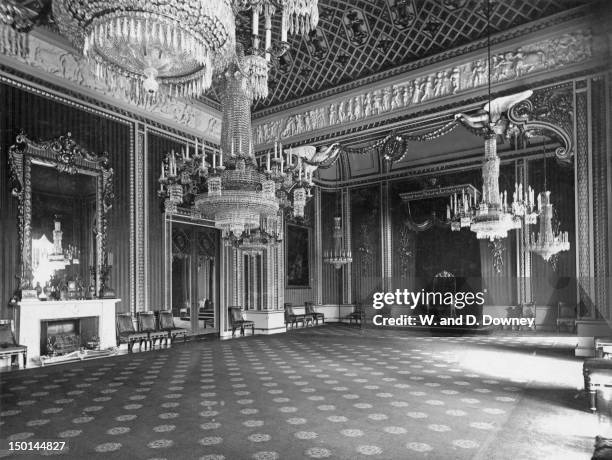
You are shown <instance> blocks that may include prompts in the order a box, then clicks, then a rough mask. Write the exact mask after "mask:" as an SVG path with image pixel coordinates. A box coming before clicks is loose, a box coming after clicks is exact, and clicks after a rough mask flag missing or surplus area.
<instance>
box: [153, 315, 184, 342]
mask: <svg viewBox="0 0 612 460" xmlns="http://www.w3.org/2000/svg"><path fill="white" fill-rule="evenodd" d="M159 330H160V331H164V332H166V333H167V334H168V337H169V338H170V342H174V339H175V338H176V337H180V336H182V337H183V342H186V341H187V329H185V328H184V327H176V326H175V325H174V317H173V316H172V311H170V310H160V312H159Z"/></svg>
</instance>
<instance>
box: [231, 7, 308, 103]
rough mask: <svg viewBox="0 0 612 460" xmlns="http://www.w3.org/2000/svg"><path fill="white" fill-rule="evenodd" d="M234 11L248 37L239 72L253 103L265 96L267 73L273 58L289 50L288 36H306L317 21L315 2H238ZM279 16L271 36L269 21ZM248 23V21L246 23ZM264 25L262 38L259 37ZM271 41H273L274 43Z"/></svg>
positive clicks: (266, 94)
mask: <svg viewBox="0 0 612 460" xmlns="http://www.w3.org/2000/svg"><path fill="white" fill-rule="evenodd" d="M235 7H236V10H237V11H238V12H239V13H247V14H248V13H250V16H247V15H243V17H244V18H245V22H247V23H248V30H249V32H250V37H249V39H250V40H249V39H247V41H248V42H249V43H248V44H247V45H246V46H245V48H246V49H247V53H246V56H245V57H244V60H243V63H242V66H241V71H242V72H243V73H244V75H245V77H246V84H247V85H248V88H250V89H249V97H250V98H251V99H252V100H257V99H265V98H266V97H268V71H269V68H270V66H271V65H272V64H273V62H272V60H273V59H278V58H279V57H280V56H282V55H283V54H284V53H285V52H287V50H288V49H289V43H288V42H287V35H288V34H302V35H306V34H307V33H308V32H310V31H311V30H313V29H314V28H315V27H316V26H317V23H318V22H319V9H318V1H317V0H237V1H236V2H235ZM276 16H278V22H280V31H279V33H278V32H277V33H275V34H274V35H275V36H274V37H273V33H272V25H273V21H272V19H273V18H274V17H276ZM249 21H250V22H249ZM261 22H263V28H264V38H263V46H262V43H261V41H262V37H261V35H260V23H261ZM273 38H274V40H273Z"/></svg>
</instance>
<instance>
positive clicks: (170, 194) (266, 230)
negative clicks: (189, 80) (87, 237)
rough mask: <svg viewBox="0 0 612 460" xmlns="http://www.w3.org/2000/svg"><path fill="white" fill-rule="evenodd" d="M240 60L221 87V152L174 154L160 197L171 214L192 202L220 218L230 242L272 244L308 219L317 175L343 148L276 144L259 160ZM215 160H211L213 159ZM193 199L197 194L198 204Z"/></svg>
mask: <svg viewBox="0 0 612 460" xmlns="http://www.w3.org/2000/svg"><path fill="white" fill-rule="evenodd" d="M245 78H246V77H245V75H244V74H243V73H242V72H241V71H240V70H239V69H238V63H236V62H233V63H232V64H230V66H229V67H228V69H227V70H226V72H225V73H224V75H223V77H222V79H221V81H220V83H219V85H220V88H221V91H222V95H221V104H222V107H223V121H222V127H221V148H220V150H219V152H218V153H217V152H210V153H211V156H210V157H209V158H207V156H206V152H205V151H202V153H200V152H199V151H198V148H197V146H196V153H195V154H193V155H192V154H190V152H189V150H187V151H183V152H181V153H180V154H177V153H176V152H170V153H169V154H168V155H167V157H166V159H165V160H164V161H163V163H162V175H161V177H160V195H161V196H162V197H164V198H165V206H166V210H167V211H170V212H172V211H176V210H177V209H178V208H179V207H185V206H191V205H193V206H194V207H195V208H196V209H197V210H198V211H199V214H200V215H201V216H203V217H205V218H208V219H211V220H213V221H214V223H215V226H216V227H217V228H219V229H221V231H222V237H223V239H224V240H225V241H226V243H227V244H231V245H234V246H241V245H256V244H269V243H274V242H278V241H280V240H281V239H282V235H283V232H282V217H283V214H287V212H288V211H292V213H293V216H295V217H298V218H299V217H304V208H305V206H306V202H307V199H308V198H309V197H310V196H312V195H311V193H310V189H311V187H312V186H313V185H314V184H313V180H312V174H313V172H314V171H315V170H316V169H317V168H318V167H319V166H321V167H330V166H331V165H332V164H333V163H334V162H335V160H336V158H337V157H338V154H339V150H338V148H337V147H336V146H331V147H330V148H328V149H323V150H322V151H320V152H317V149H316V148H315V147H312V146H301V147H296V148H289V149H283V147H282V145H280V144H278V143H277V144H275V147H274V149H273V151H268V152H266V154H265V155H263V156H261V157H260V159H259V161H258V160H257V159H256V158H255V154H254V152H253V143H252V139H251V113H250V105H251V99H250V97H249V94H248V91H247V87H248V86H247V85H245V83H244V79H245ZM208 159H210V161H207V160H208ZM188 197H193V200H192V202H191V201H190V199H188Z"/></svg>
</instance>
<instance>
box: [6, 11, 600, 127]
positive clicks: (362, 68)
mask: <svg viewBox="0 0 612 460" xmlns="http://www.w3.org/2000/svg"><path fill="white" fill-rule="evenodd" d="M8 1H9V4H10V3H12V2H18V3H19V1H20V0H8ZM22 3H23V2H22ZM25 3H27V4H28V6H29V7H31V9H33V10H37V11H38V12H39V13H40V15H39V17H38V18H37V20H36V21H34V22H36V23H39V24H40V23H43V24H45V23H46V25H47V26H50V27H51V28H53V29H55V27H54V25H53V18H51V17H50V16H49V14H50V3H51V0H26V2H25ZM589 3H592V0H490V8H491V11H490V15H491V26H490V30H491V33H492V34H495V33H499V32H504V31H508V30H510V29H512V28H513V27H516V26H519V25H524V24H527V23H530V22H533V21H535V20H539V19H542V18H546V17H550V16H553V15H555V14H557V13H560V12H563V11H567V10H570V9H572V8H575V7H578V6H581V5H586V4H589ZM486 5H487V2H486V1H485V0H370V1H366V0H319V16H320V20H319V25H318V27H317V29H316V30H315V31H313V32H311V33H310V34H309V35H308V36H306V37H302V36H290V37H289V41H290V45H291V46H290V49H289V51H288V52H287V53H286V54H285V55H284V56H283V57H281V59H280V60H279V62H278V65H276V66H275V67H274V68H273V69H272V71H271V74H270V81H269V96H268V97H267V98H266V99H265V100H262V101H259V102H257V103H256V104H255V106H254V108H253V109H254V111H255V112H257V111H261V110H263V109H271V110H276V107H275V106H278V105H280V104H285V103H290V105H294V104H298V103H300V102H302V101H300V98H303V97H305V96H313V95H316V94H317V93H319V94H320V93H322V92H325V95H329V94H331V93H333V91H334V88H338V87H340V86H343V85H345V84H349V83H351V82H354V81H355V80H359V79H365V80H367V81H372V80H375V79H377V78H379V77H383V76H384V77H388V76H391V75H394V74H398V73H402V72H404V71H406V70H408V69H409V68H411V67H412V66H415V67H417V66H420V65H425V64H427V63H428V62H429V60H427V59H426V58H428V57H432V59H435V58H433V57H434V56H435V55H438V54H439V53H441V52H443V51H448V50H451V49H458V53H460V52H461V51H465V50H461V48H462V47H465V46H466V45H468V44H470V43H473V42H475V41H477V40H479V39H483V38H484V37H486V36H487V20H486V17H487V14H486V10H485V9H486ZM0 12H1V10H0ZM245 27H246V24H242V20H241V18H240V17H239V18H237V24H236V29H237V33H238V34H239V37H238V38H239V39H240V35H241V34H248V31H246V30H245ZM273 29H276V30H279V29H280V25H279V24H276V25H275V26H274V27H273ZM447 57H448V56H447ZM314 97H316V96H314ZM202 101H203V102H204V103H208V104H209V105H211V106H213V107H214V108H219V107H218V97H217V95H216V94H215V90H214V87H213V88H212V89H211V90H210V91H209V92H208V93H207V94H206V95H205V96H203V97H202ZM292 101H294V102H293V104H291V102H292ZM266 112H267V111H266ZM260 113H262V112H260ZM255 116H257V113H256V114H255Z"/></svg>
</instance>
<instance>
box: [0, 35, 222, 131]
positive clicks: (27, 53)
mask: <svg viewBox="0 0 612 460" xmlns="http://www.w3.org/2000/svg"><path fill="white" fill-rule="evenodd" d="M7 30H11V29H10V27H8V26H5V25H2V24H0V34H2V33H7V32H6V31H7ZM20 35H22V34H20ZM15 40H16V39H15ZM20 40H21V39H20ZM20 43H21V42H20ZM20 43H17V44H16V45H15V46H8V47H6V49H5V50H3V51H4V53H3V54H4V55H5V56H7V57H9V58H10V59H12V60H15V61H17V62H19V63H20V64H25V65H27V66H29V67H31V68H33V69H36V70H39V71H42V72H44V73H46V74H48V75H50V76H52V77H55V78H59V79H62V80H64V81H66V82H70V83H71V84H73V85H77V86H79V87H81V88H84V89H87V90H93V91H94V92H95V93H97V94H99V95H101V96H106V97H108V98H110V99H114V100H116V101H117V102H118V103H123V104H126V103H127V104H128V105H130V106H133V107H134V108H135V109H139V110H143V111H146V112H147V113H150V114H152V115H153V116H156V117H159V118H161V119H164V120H167V121H168V122H170V123H177V124H179V125H182V126H184V127H186V128H189V129H194V130H196V129H197V130H203V131H205V132H206V133H207V134H208V135H209V136H210V138H211V140H213V141H217V140H218V139H219V138H220V136H221V118H220V116H215V115H213V114H211V113H208V112H206V111H204V110H202V109H201V108H199V107H197V106H194V104H190V103H188V102H187V101H184V100H182V99H179V98H175V97H170V96H166V95H164V94H161V93H160V94H159V95H158V97H157V99H156V100H155V101H154V102H144V101H141V100H139V99H137V98H135V97H134V96H133V94H132V91H131V87H130V82H129V80H128V79H127V78H126V77H118V78H117V81H116V82H115V84H114V85H112V84H111V83H110V82H107V81H105V80H102V79H99V78H97V77H96V75H95V71H94V66H93V65H92V64H91V63H90V62H89V60H88V59H87V58H85V57H84V56H82V55H80V54H79V53H77V52H74V51H72V50H66V49H65V48H61V47H59V46H56V45H54V44H52V43H49V42H47V41H45V40H43V39H42V38H40V37H39V36H37V35H36V34H29V35H28V37H27V46H22V45H21V44H20ZM18 45H19V46H18Z"/></svg>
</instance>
